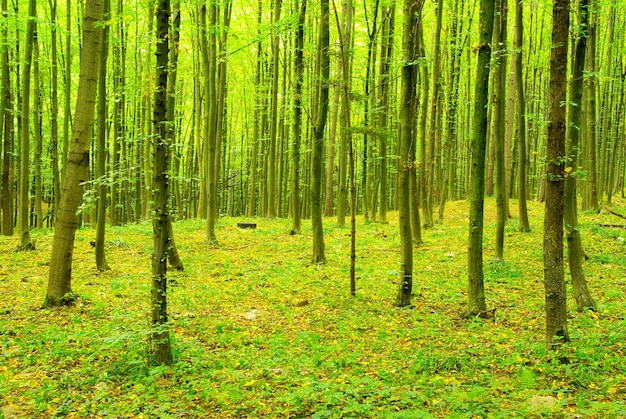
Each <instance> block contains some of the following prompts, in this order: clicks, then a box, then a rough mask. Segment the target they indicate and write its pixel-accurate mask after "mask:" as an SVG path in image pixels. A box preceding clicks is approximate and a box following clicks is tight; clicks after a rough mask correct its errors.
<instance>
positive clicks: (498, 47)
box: [491, 0, 508, 261]
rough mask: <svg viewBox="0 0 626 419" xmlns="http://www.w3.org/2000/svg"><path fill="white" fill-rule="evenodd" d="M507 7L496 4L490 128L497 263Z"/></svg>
mask: <svg viewBox="0 0 626 419" xmlns="http://www.w3.org/2000/svg"><path fill="white" fill-rule="evenodd" d="M506 11H507V9H506V4H505V2H504V1H503V0H496V4H495V15H496V16H497V17H496V18H495V22H494V28H493V42H492V45H493V48H494V51H493V60H492V63H493V67H494V68H493V73H492V74H493V90H494V92H493V96H492V97H493V112H492V116H493V123H492V126H491V132H492V136H491V138H492V142H493V143H494V148H495V162H494V169H495V182H494V186H495V195H496V206H497V221H496V250H495V260H497V261H502V260H504V225H505V224H506V217H507V213H508V211H507V210H506V197H505V196H506V181H505V176H504V124H505V119H504V105H505V101H506V98H505V94H506V89H505V78H506V77H505V75H506V52H507V51H506V21H507V20H506Z"/></svg>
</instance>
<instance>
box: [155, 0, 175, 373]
mask: <svg viewBox="0 0 626 419" xmlns="http://www.w3.org/2000/svg"><path fill="white" fill-rule="evenodd" d="M170 11H171V8H170V1H169V0H159V2H158V7H157V12H156V15H157V16H156V24H157V28H156V31H157V33H156V36H157V43H156V48H157V49H156V59H157V62H156V88H155V91H154V132H155V135H154V140H153V141H154V182H153V185H154V189H153V191H154V192H153V197H154V214H153V227H154V250H153V253H152V288H151V307H152V334H151V337H150V340H151V342H150V343H151V351H152V355H153V356H154V360H155V362H156V363H157V364H158V365H163V364H165V365H170V364H172V362H173V360H172V348H171V344H170V335H169V330H168V324H167V322H168V317H167V258H168V252H169V247H170V236H169V233H170V228H171V223H170V211H169V205H168V201H169V189H170V188H169V168H170V167H169V164H170V138H171V133H170V132H169V131H170V130H171V129H172V124H171V122H172V121H168V120H167V94H168V92H167V87H168V84H167V79H168V70H169V68H168V67H169V18H170Z"/></svg>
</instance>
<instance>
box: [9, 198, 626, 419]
mask: <svg viewBox="0 0 626 419" xmlns="http://www.w3.org/2000/svg"><path fill="white" fill-rule="evenodd" d="M514 204H515V203H514V202H512V206H513V207H512V211H513V212H514V209H515V208H514ZM494 206H495V205H491V204H489V205H488V206H487V214H486V219H487V220H488V222H487V225H486V243H485V256H486V260H489V256H490V254H491V251H492V248H493V240H492V236H493V234H492V232H493V228H494V224H490V223H489V221H490V220H493V221H494V223H495V214H494V213H492V212H491V211H492V210H493V208H492V207H494ZM530 212H531V215H532V220H533V224H532V227H533V232H532V233H530V234H520V233H517V229H516V224H515V220H512V221H511V222H510V225H509V226H508V227H507V236H508V237H507V252H506V254H505V259H506V263H493V264H488V265H487V266H486V269H485V270H486V286H487V295H488V304H489V305H490V308H495V309H496V316H495V319H491V320H482V319H471V320H464V319H461V313H462V312H463V308H464V304H465V299H466V297H465V287H466V281H467V280H466V276H467V275H466V259H467V251H466V248H465V247H466V245H465V243H466V237H467V222H466V221H467V205H466V203H465V202H456V203H451V204H450V207H449V209H448V212H447V218H446V220H445V223H444V224H443V225H436V226H435V227H434V228H433V229H429V230H427V231H425V232H424V239H425V242H426V244H425V245H424V246H422V247H420V248H417V249H416V250H415V256H416V258H415V285H416V287H415V295H414V297H413V303H414V307H412V308H411V309H398V308H394V307H393V306H392V302H393V296H394V295H395V292H396V287H397V284H396V283H395V282H396V281H397V271H396V268H397V266H398V265H397V264H398V261H399V253H398V252H399V250H398V249H399V237H398V234H397V227H396V225H395V223H396V220H395V219H394V218H393V217H394V216H395V214H393V213H392V214H391V216H390V220H391V223H390V224H387V225H385V224H377V223H365V222H363V220H359V223H358V238H357V248H358V260H357V277H358V290H357V297H356V298H352V297H350V296H349V292H348V290H349V283H348V281H349V278H348V277H349V275H348V271H349V240H350V237H349V231H348V230H347V229H338V228H332V227H329V226H331V225H332V224H333V220H331V219H327V220H326V221H325V223H326V226H327V227H326V244H327V257H328V264H327V265H322V266H317V265H310V264H308V261H309V255H310V246H311V237H310V231H308V230H307V229H306V228H305V229H304V233H303V234H302V235H296V236H291V235H289V234H288V231H289V226H290V223H289V221H288V220H275V221H268V220H261V219H259V220H257V223H258V228H257V229H256V230H240V229H238V228H237V227H236V223H237V221H240V220H235V219H228V218H225V219H222V220H221V221H220V224H219V227H218V230H217V234H218V237H219V239H220V245H219V246H217V247H207V245H206V244H205V236H204V229H203V226H204V224H203V222H201V221H180V222H177V223H176V225H175V229H176V236H177V243H178V246H179V251H180V253H181V254H182V255H183V257H184V261H185V266H186V270H185V272H184V273H171V274H170V280H171V281H172V286H171V287H170V289H171V297H170V311H171V318H170V320H171V324H170V326H171V329H172V331H173V333H172V335H173V339H174V342H173V346H174V350H175V365H174V366H173V367H156V368H153V367H150V366H149V365H150V362H149V359H148V348H147V342H148V335H149V332H150V331H149V329H148V327H149V326H148V325H149V321H148V313H149V292H150V289H149V287H150V253H151V245H152V241H151V224H150V223H143V224H136V225H129V226H126V227H123V228H117V227H116V228H111V229H110V230H109V232H108V238H109V241H108V243H107V253H108V259H109V261H110V262H112V263H111V265H112V266H113V267H114V269H113V270H112V271H108V272H104V273H99V272H97V271H96V269H95V263H94V261H93V254H92V252H93V250H92V249H91V247H90V245H89V241H90V240H91V239H92V238H93V236H94V231H93V230H90V229H83V230H80V231H79V232H78V237H77V243H76V245H77V247H76V251H75V265H74V281H73V283H74V286H73V287H74V290H75V291H76V292H77V293H78V294H79V295H80V296H81V298H80V299H79V301H78V304H77V306H75V307H70V308H61V309H54V310H40V309H39V305H40V303H41V301H42V299H43V296H44V294H45V292H44V291H45V285H46V280H47V269H48V268H47V264H46V263H45V262H44V261H45V260H47V258H48V257H49V253H50V244H51V234H50V232H38V233H35V235H34V236H35V238H36V239H37V250H36V251H35V252H34V253H15V252H13V249H14V247H15V239H14V238H4V237H3V238H1V239H0V265H2V267H1V268H0V269H1V270H0V295H1V296H2V301H1V306H0V409H2V410H1V411H2V412H4V415H5V416H6V417H33V418H52V417H67V418H72V417H75V418H87V417H131V418H141V417H144V418H150V417H161V418H182V417H213V418H240V417H251V418H252V417H258V418H270V417H285V418H287V417H292V418H326V417H337V418H338V417H344V418H364V417H372V418H420V417H423V418H427V417H542V416H546V415H547V416H551V415H555V416H557V417H580V416H584V417H616V416H624V415H626V402H625V401H624V400H625V399H626V374H625V372H624V371H625V368H624V359H625V358H624V356H625V354H624V345H623V337H624V336H625V330H624V327H625V326H624V319H625V316H626V313H625V312H624V301H625V299H626V284H624V283H623V281H621V280H622V278H624V276H625V267H626V257H624V256H623V254H624V246H625V244H624V239H623V238H622V237H624V236H626V231H625V230H620V229H616V228H606V227H600V225H601V224H602V223H603V222H604V221H608V220H610V217H612V216H611V215H608V214H600V215H597V214H583V215H582V216H581V229H582V230H583V232H584V233H583V234H584V237H585V239H586V240H585V246H586V251H587V253H588V255H589V256H590V259H589V260H588V262H587V263H586V265H585V268H586V270H587V274H588V279H589V282H590V287H591V289H592V290H593V293H594V296H595V297H596V298H597V300H598V302H599V305H600V309H599V311H598V312H597V313H592V312H583V313H576V312H575V311H574V309H573V307H574V303H573V300H570V301H568V303H569V306H570V311H571V317H570V321H569V324H570V332H571V335H572V338H573V339H572V342H571V343H568V344H565V345H563V347H562V349H560V351H559V352H558V353H553V352H550V351H546V350H545V348H544V342H543V330H544V329H543V328H544V317H543V284H542V280H543V277H542V257H543V254H542V251H541V215H542V208H541V206H540V205H539V204H534V203H531V206H530ZM610 221H615V220H610Z"/></svg>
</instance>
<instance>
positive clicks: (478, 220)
mask: <svg viewBox="0 0 626 419" xmlns="http://www.w3.org/2000/svg"><path fill="white" fill-rule="evenodd" d="M493 20H494V0H481V1H480V23H479V30H480V44H479V47H478V62H477V66H476V84H475V86H474V88H475V91H474V92H475V93H474V98H475V110H474V121H473V131H474V136H473V138H472V142H471V159H472V163H471V175H470V176H471V179H470V216H469V253H468V275H469V283H468V292H467V296H468V301H467V311H466V315H467V316H468V317H469V316H476V315H480V314H481V313H484V312H485V311H486V308H487V306H486V302H485V285H484V277H483V225H484V202H485V199H484V195H485V150H486V146H487V104H488V97H489V61H490V59H491V45H490V43H491V38H492V34H493Z"/></svg>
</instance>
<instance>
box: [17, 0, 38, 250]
mask: <svg viewBox="0 0 626 419" xmlns="http://www.w3.org/2000/svg"><path fill="white" fill-rule="evenodd" d="M36 25H37V2H36V0H29V1H28V23H27V25H26V41H25V48H24V62H23V64H22V107H21V115H22V118H21V126H20V157H19V161H20V172H19V186H18V206H17V209H18V211H17V228H18V231H19V235H20V244H19V246H18V250H34V249H35V245H34V244H33V242H32V240H31V239H30V216H29V212H30V199H29V196H28V179H29V177H30V82H31V77H30V70H31V66H32V62H33V47H34V44H35V40H34V34H35V30H36Z"/></svg>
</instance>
